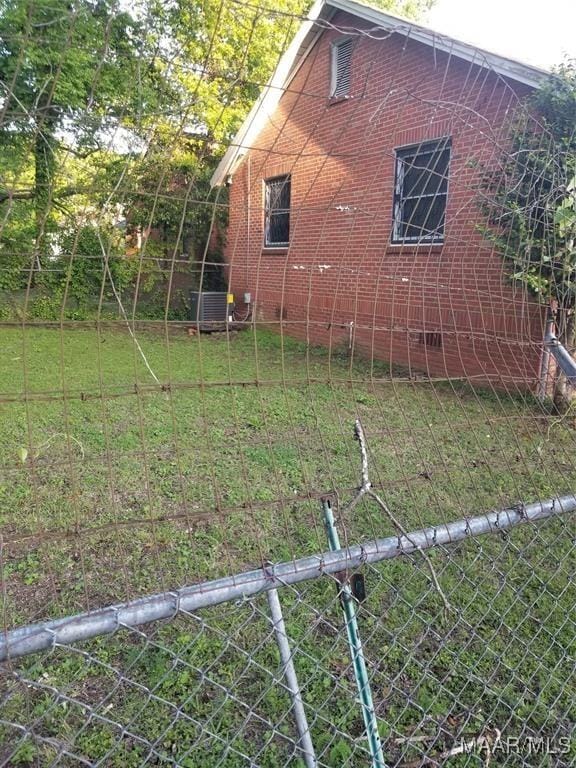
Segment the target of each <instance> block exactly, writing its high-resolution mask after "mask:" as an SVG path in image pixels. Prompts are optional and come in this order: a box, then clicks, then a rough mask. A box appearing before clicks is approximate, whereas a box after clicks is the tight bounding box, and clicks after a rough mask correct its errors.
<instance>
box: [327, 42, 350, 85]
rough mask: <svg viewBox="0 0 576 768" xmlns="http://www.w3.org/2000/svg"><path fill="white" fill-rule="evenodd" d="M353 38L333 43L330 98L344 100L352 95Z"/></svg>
mask: <svg viewBox="0 0 576 768" xmlns="http://www.w3.org/2000/svg"><path fill="white" fill-rule="evenodd" d="M352 42H353V41H352V38H351V37H345V38H343V39H342V40H337V41H336V42H335V43H332V73H331V81H330V96H332V97H333V98H335V99H338V98H344V97H345V96H348V94H349V93H350V79H351V77H350V76H351V67H350V65H351V61H352Z"/></svg>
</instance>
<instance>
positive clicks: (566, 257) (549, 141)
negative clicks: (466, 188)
mask: <svg viewBox="0 0 576 768" xmlns="http://www.w3.org/2000/svg"><path fill="white" fill-rule="evenodd" d="M527 107H528V108H527V109H526V111H525V112H524V113H523V114H522V116H521V117H520V118H518V119H517V123H516V125H515V127H514V133H513V137H512V150H511V151H509V152H507V154H506V156H505V158H504V159H503V167H502V168H499V169H498V171H497V172H496V173H493V174H489V175H488V178H487V182H486V186H487V192H488V203H487V205H486V208H487V209H488V215H489V221H490V224H491V228H490V229H489V230H487V231H486V235H487V237H488V238H489V239H491V240H492V241H493V242H494V243H495V244H496V245H497V246H498V248H499V250H500V251H501V253H502V254H503V255H504V257H505V259H506V260H507V262H508V264H509V267H510V274H511V276H512V278H513V279H514V280H516V281H519V282H521V283H522V284H524V285H525V286H526V287H527V288H528V289H529V290H530V291H531V292H532V293H533V294H535V295H537V296H540V297H541V298H542V300H543V301H549V300H550V299H555V300H556V301H557V302H558V304H559V306H560V307H561V308H572V307H574V304H575V301H576V181H575V179H576V132H575V131H574V125H576V63H575V62H567V63H566V64H565V65H563V66H561V67H559V68H558V69H557V70H556V72H554V73H553V75H551V77H550V79H549V80H548V82H547V83H545V84H544V85H543V86H542V87H541V88H540V89H539V90H538V91H537V92H536V93H535V94H534V95H533V97H532V98H531V99H530V101H529V103H528V105H527Z"/></svg>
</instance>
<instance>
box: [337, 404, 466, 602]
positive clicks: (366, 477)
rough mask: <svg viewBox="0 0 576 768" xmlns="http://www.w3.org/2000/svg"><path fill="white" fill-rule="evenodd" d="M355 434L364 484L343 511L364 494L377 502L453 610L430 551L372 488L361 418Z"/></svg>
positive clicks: (443, 599)
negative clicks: (412, 548)
mask: <svg viewBox="0 0 576 768" xmlns="http://www.w3.org/2000/svg"><path fill="white" fill-rule="evenodd" d="M354 435H355V437H356V439H357V440H358V442H359V443H360V458H361V462H362V484H361V485H360V487H359V488H358V490H357V491H356V495H355V496H354V498H353V499H352V500H351V501H350V502H349V503H348V504H347V505H346V506H345V507H344V509H343V511H344V512H346V513H348V512H351V511H352V510H353V509H354V508H355V507H356V505H357V504H358V503H359V501H360V500H361V499H363V498H364V496H369V497H370V498H371V499H372V500H373V501H375V502H376V504H377V505H378V506H379V507H380V509H381V510H382V512H384V514H385V515H386V517H387V518H388V520H389V521H390V522H391V523H392V525H393V526H394V527H395V528H396V530H397V531H398V532H399V533H400V534H401V535H402V536H404V538H405V539H407V540H408V541H409V542H410V544H412V546H413V547H414V548H415V549H416V550H417V551H418V552H420V554H421V555H422V557H423V558H424V560H425V562H426V565H427V566H428V570H429V571H430V580H431V581H432V584H433V585H434V588H435V589H436V591H437V592H438V594H439V595H440V598H441V599H442V602H443V603H444V609H445V610H446V612H448V611H451V610H452V606H451V605H450V602H449V601H448V598H447V597H446V595H445V594H444V591H443V590H442V587H441V586H440V582H439V581H438V576H437V574H436V571H435V569H434V566H433V564H432V561H431V560H430V557H429V555H428V553H427V552H426V551H425V550H423V549H422V548H421V547H420V546H419V545H418V544H416V542H415V541H414V540H413V539H411V538H410V534H409V533H408V531H407V530H406V528H405V527H404V526H403V525H402V523H401V522H400V521H399V520H398V519H397V518H396V517H395V516H394V515H393V514H392V512H391V511H390V509H389V507H388V505H387V504H386V503H385V501H384V500H383V499H382V498H381V497H380V496H379V495H378V494H377V493H376V491H374V489H373V488H372V482H371V481H370V473H369V469H368V449H367V446H366V435H365V434H364V428H363V427H362V423H361V421H360V419H356V421H355V423H354Z"/></svg>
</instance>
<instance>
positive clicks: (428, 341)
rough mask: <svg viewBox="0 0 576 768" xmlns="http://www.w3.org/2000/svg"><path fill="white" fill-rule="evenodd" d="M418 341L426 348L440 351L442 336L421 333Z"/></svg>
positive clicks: (439, 334)
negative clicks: (434, 348)
mask: <svg viewBox="0 0 576 768" xmlns="http://www.w3.org/2000/svg"><path fill="white" fill-rule="evenodd" d="M418 341H419V342H420V344H424V346H426V347H436V348H437V349H440V348H441V347H442V334H441V333H421V334H420V337H419V339H418Z"/></svg>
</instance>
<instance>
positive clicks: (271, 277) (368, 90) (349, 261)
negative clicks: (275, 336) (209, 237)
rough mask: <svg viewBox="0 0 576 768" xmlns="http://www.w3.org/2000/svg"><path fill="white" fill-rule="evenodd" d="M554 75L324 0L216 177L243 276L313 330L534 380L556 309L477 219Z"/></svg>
mask: <svg viewBox="0 0 576 768" xmlns="http://www.w3.org/2000/svg"><path fill="white" fill-rule="evenodd" d="M546 75H547V73H545V72H543V71H542V70H539V69H537V68H534V67H531V66H527V65H524V64H521V63H519V62H515V61H512V60H510V59H506V58H503V57H501V56H497V55H494V54H490V53H488V52H485V51H480V50H478V49H477V48H475V47H473V46H470V45H467V44H464V43H461V42H458V41H456V40H453V39H451V38H447V37H445V36H442V35H439V34H437V33H434V32H432V31H430V30H428V29H426V28H423V27H420V26H418V25H415V24H413V23H411V22H408V21H406V20H403V19H399V18H397V17H394V16H391V15H389V14H386V13H383V12H381V11H379V10H375V9H373V8H370V7H367V6H364V5H361V4H358V3H356V2H353V1H352V0H320V2H317V3H316V4H315V5H314V6H313V8H312V9H311V11H310V14H309V16H308V20H307V21H304V22H303V24H302V25H301V28H300V29H299V31H298V33H297V35H296V37H295V39H294V40H293V42H292V44H291V45H290V47H289V48H288V50H287V51H286V53H285V54H284V56H283V58H282V59H281V60H280V62H279V64H278V67H277V69H276V72H275V73H274V75H273V77H272V79H271V81H270V83H269V85H268V86H267V87H266V88H265V89H264V91H263V93H262V94H261V96H260V99H259V100H258V102H257V103H256V104H255V105H254V107H253V109H252V111H251V112H250V114H249V115H248V117H247V119H246V121H245V122H244V124H243V126H242V127H241V129H240V131H239V132H238V135H237V136H236V138H235V140H234V141H233V142H232V144H231V146H230V148H229V149H228V151H227V152H226V154H225V156H224V158H223V159H222V161H221V163H220V165H219V166H218V168H217V170H216V172H215V174H214V177H213V184H214V185H215V186H219V185H223V184H227V185H229V188H230V189H229V194H230V198H229V199H230V216H229V228H228V233H227V245H226V259H227V264H228V270H229V282H230V290H231V291H232V292H234V294H235V295H236V296H237V297H239V298H241V297H242V296H243V294H244V293H245V292H249V293H250V294H251V300H252V302H253V310H254V313H255V317H256V319H257V320H258V321H262V322H265V323H270V324H281V325H282V329H283V332H285V333H288V334H290V335H293V336H296V337H298V338H302V339H306V340H307V341H309V342H310V343H312V344H324V345H327V346H329V347H331V348H333V347H336V346H342V345H345V346H348V347H353V348H354V350H359V351H362V352H363V354H367V355H373V356H374V357H375V358H379V359H384V360H391V361H393V362H394V363H398V364H402V365H403V366H408V367H409V369H410V370H411V371H413V372H425V373H427V374H429V375H430V376H440V377H442V376H452V377H453V376H464V377H467V378H474V379H475V380H479V381H484V382H486V381H493V382H494V383H495V384H498V385H504V386H508V385H511V386H513V387H514V386H520V387H522V388H525V387H527V386H528V387H530V388H532V389H534V388H535V386H536V384H537V382H538V379H539V370H540V366H541V357H542V338H543V332H544V314H543V310H542V307H541V306H539V305H538V304H537V303H536V302H535V301H534V300H533V299H532V298H530V297H529V296H528V295H527V294H526V293H525V292H524V291H523V290H522V289H521V288H519V287H517V286H515V285H514V284H512V283H511V281H510V279H509V278H508V277H507V276H506V274H505V272H504V265H503V261H502V258H501V257H500V256H499V255H498V253H496V252H495V250H494V248H493V247H492V246H491V244H490V243H489V242H488V240H487V239H486V238H485V237H483V235H482V233H481V232H480V231H479V223H480V222H481V221H482V220H483V216H482V213H481V207H480V202H479V200H480V198H479V195H480V189H479V180H480V175H481V170H480V169H481V168H484V169H485V168H490V167H495V164H496V163H497V162H498V160H499V158H500V157H501V154H502V150H503V148H505V147H506V146H507V136H508V133H509V130H510V121H511V118H512V116H513V114H514V111H515V110H516V109H517V108H519V106H521V105H522V101H523V99H525V97H526V96H527V95H529V94H530V93H531V91H532V90H533V89H534V88H537V87H538V85H539V83H541V82H542V80H543V79H544V78H545V77H546Z"/></svg>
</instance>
